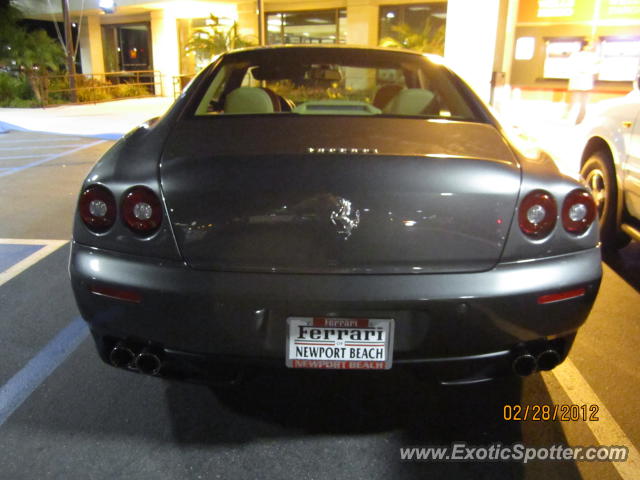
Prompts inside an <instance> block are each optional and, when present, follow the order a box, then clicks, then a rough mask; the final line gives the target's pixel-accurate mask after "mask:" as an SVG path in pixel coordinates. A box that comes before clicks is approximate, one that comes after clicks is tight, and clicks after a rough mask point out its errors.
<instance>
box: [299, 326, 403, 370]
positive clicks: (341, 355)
mask: <svg viewBox="0 0 640 480" xmlns="http://www.w3.org/2000/svg"><path fill="white" fill-rule="evenodd" d="M287 327H288V328H287V331H288V336H287V367H290V368H328V369H342V370H386V369H389V368H391V363H392V357H393V319H392V318H386V319H380V318H326V317H289V318H287Z"/></svg>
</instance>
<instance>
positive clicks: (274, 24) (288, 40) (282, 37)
mask: <svg viewBox="0 0 640 480" xmlns="http://www.w3.org/2000/svg"><path fill="white" fill-rule="evenodd" d="M346 20H347V11H346V9H344V8H341V9H337V10H318V11H303V12H270V13H267V15H266V22H267V44H268V45H274V44H282V43H285V44H301V43H326V44H332V43H346V33H347V32H346V27H347V22H346Z"/></svg>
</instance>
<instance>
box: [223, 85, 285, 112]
mask: <svg viewBox="0 0 640 480" xmlns="http://www.w3.org/2000/svg"><path fill="white" fill-rule="evenodd" d="M224 113H273V102H272V101H271V97H270V96H269V94H268V93H267V92H265V91H264V90H263V89H262V88H258V87H240V88H236V89H235V90H233V91H232V92H231V93H229V94H228V95H227V98H226V99H225V101H224Z"/></svg>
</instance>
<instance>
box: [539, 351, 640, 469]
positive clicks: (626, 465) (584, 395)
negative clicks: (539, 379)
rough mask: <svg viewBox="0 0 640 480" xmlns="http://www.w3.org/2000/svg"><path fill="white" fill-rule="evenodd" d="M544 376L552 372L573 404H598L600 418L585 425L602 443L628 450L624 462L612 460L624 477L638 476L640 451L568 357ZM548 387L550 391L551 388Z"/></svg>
mask: <svg viewBox="0 0 640 480" xmlns="http://www.w3.org/2000/svg"><path fill="white" fill-rule="evenodd" d="M545 375H553V376H554V377H555V378H556V380H557V381H558V383H559V384H560V386H562V388H563V390H564V391H565V393H566V394H567V396H568V397H569V398H570V399H571V402H572V403H573V404H574V405H597V406H598V407H599V409H600V410H599V411H598V418H599V420H598V421H594V422H585V423H586V425H587V426H588V427H589V429H590V430H591V432H592V433H593V435H594V436H595V437H596V439H597V440H598V441H599V442H600V444H601V445H616V446H625V447H627V448H628V449H629V458H628V459H627V461H626V462H611V464H612V465H613V466H614V467H615V468H616V470H617V471H618V474H619V475H620V476H621V477H622V478H623V480H636V479H638V478H640V454H639V453H638V450H637V449H636V448H635V447H634V446H633V443H632V442H631V439H630V438H629V437H627V435H626V434H625V433H624V431H623V430H622V428H621V427H620V425H618V422H616V421H615V419H614V418H613V415H611V412H609V410H608V409H607V407H606V406H605V405H604V403H602V400H600V398H599V397H598V395H597V394H596V392H594V391H593V389H592V388H591V386H590V385H589V383H588V382H587V381H586V380H585V378H584V377H583V376H582V375H581V374H580V371H579V370H578V369H577V368H576V366H575V365H574V363H573V362H572V361H571V359H570V358H567V359H566V360H565V361H564V362H562V363H561V364H560V365H558V366H557V367H556V368H554V369H553V370H552V371H551V372H550V373H543V378H544V377H545ZM549 390H550V391H551V389H549ZM556 403H559V402H556Z"/></svg>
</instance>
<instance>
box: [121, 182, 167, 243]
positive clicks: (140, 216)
mask: <svg viewBox="0 0 640 480" xmlns="http://www.w3.org/2000/svg"><path fill="white" fill-rule="evenodd" d="M122 218H123V219H124V223H126V224H127V226H128V227H129V228H130V229H131V230H133V231H134V232H136V233H139V234H142V235H149V234H151V233H153V232H155V231H156V230H157V229H158V228H159V227H160V223H162V206H161V205H160V200H158V197H157V195H156V194H155V193H153V191H152V190H151V189H149V188H147V187H133V188H132V189H131V190H129V191H128V192H127V193H126V194H125V195H124V198H123V200H122Z"/></svg>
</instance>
